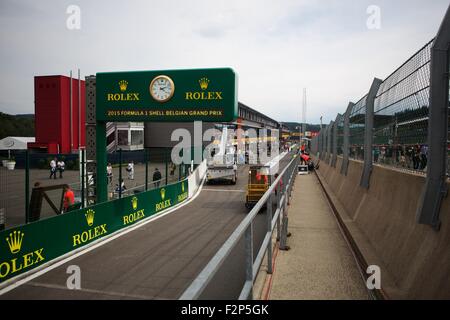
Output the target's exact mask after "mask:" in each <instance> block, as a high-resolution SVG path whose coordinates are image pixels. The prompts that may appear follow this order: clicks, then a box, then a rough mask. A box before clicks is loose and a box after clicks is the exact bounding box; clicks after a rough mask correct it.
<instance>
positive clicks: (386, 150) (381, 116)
mask: <svg viewBox="0 0 450 320" xmlns="http://www.w3.org/2000/svg"><path fill="white" fill-rule="evenodd" d="M432 45H433V40H432V41H430V42H428V43H427V44H426V45H425V46H424V47H423V48H422V49H420V50H419V51H418V52H417V53H416V54H415V55H413V56H412V57H411V58H410V59H409V60H407V61H406V62H405V63H404V64H403V65H402V66H401V67H400V68H398V69H397V70H396V71H394V73H392V74H391V75H390V76H389V77H387V78H386V80H384V81H383V83H382V84H381V86H380V88H379V90H378V93H377V96H376V98H375V103H374V131H373V161H374V163H380V164H385V165H392V166H399V167H403V168H407V169H411V170H425V169H426V166H427V157H428V145H427V135H428V113H429V98H430V60H431V47H432Z"/></svg>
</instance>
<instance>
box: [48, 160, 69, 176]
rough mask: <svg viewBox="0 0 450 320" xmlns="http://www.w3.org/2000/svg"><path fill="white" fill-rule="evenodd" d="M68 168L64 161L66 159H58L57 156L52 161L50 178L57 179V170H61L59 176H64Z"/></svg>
mask: <svg viewBox="0 0 450 320" xmlns="http://www.w3.org/2000/svg"><path fill="white" fill-rule="evenodd" d="M65 169H66V164H65V163H64V160H62V159H61V160H58V159H57V158H54V159H53V160H52V161H50V178H49V179H51V178H52V177H53V178H54V179H56V172H58V171H59V178H60V179H62V178H63V172H64V170H65Z"/></svg>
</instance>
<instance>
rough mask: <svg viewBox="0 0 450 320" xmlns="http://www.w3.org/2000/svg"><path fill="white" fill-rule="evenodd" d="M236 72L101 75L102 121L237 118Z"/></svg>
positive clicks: (99, 100) (98, 89) (98, 79)
mask: <svg viewBox="0 0 450 320" xmlns="http://www.w3.org/2000/svg"><path fill="white" fill-rule="evenodd" d="M237 111H238V101H237V77H236V74H235V72H234V71H233V70H232V69H230V68H217V69H191V70H161V71H132V72H106V73H97V75H96V113H97V114H96V117H97V121H142V122H144V121H158V122H159V121H168V122H177V121H179V122H186V121H205V122H223V121H233V120H234V119H236V118H237Z"/></svg>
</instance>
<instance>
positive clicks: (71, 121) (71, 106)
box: [69, 70, 73, 153]
mask: <svg viewBox="0 0 450 320" xmlns="http://www.w3.org/2000/svg"><path fill="white" fill-rule="evenodd" d="M69 89H70V153H72V150H73V101H72V100H73V97H72V96H73V93H72V91H73V90H72V70H70V86H69Z"/></svg>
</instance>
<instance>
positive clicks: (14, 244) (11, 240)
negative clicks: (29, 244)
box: [6, 231, 24, 253]
mask: <svg viewBox="0 0 450 320" xmlns="http://www.w3.org/2000/svg"><path fill="white" fill-rule="evenodd" d="M23 236H24V233H23V232H21V231H14V232H12V233H10V234H9V237H8V238H6V242H8V245H9V250H10V251H11V253H17V252H19V251H20V248H21V247H22V241H23Z"/></svg>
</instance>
